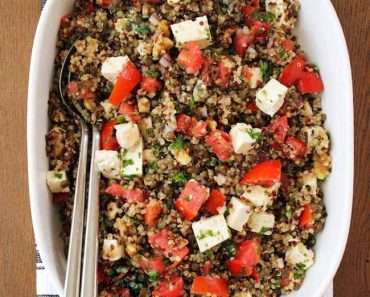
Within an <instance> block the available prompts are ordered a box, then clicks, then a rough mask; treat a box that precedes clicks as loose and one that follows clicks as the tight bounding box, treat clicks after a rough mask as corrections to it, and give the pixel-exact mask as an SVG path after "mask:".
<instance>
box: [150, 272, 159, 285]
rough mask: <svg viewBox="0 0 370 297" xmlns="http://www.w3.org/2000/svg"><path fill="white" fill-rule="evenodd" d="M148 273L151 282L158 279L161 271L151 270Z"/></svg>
mask: <svg viewBox="0 0 370 297" xmlns="http://www.w3.org/2000/svg"><path fill="white" fill-rule="evenodd" d="M147 274H148V277H149V280H150V281H151V282H155V281H157V280H158V276H159V273H158V272H157V271H149V272H148V273H147Z"/></svg>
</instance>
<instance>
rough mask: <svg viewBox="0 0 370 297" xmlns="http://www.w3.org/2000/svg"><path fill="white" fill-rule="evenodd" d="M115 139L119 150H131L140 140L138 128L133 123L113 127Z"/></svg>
mask: <svg viewBox="0 0 370 297" xmlns="http://www.w3.org/2000/svg"><path fill="white" fill-rule="evenodd" d="M114 128H115V129H116V138H117V142H118V143H119V145H120V147H121V148H124V149H128V150H129V149H131V148H132V147H134V146H136V145H137V144H138V143H139V141H140V139H141V136H140V131H139V127H138V126H137V125H136V124H134V123H124V124H120V125H116V126H114Z"/></svg>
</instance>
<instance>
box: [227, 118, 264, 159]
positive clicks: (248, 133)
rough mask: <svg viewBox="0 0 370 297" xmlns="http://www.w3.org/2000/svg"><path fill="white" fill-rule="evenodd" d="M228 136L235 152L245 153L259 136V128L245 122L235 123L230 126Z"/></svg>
mask: <svg viewBox="0 0 370 297" xmlns="http://www.w3.org/2000/svg"><path fill="white" fill-rule="evenodd" d="M230 136H231V141H232V144H233V148H234V151H235V153H237V154H247V153H248V152H249V151H250V150H251V149H252V147H253V144H255V143H256V141H257V140H258V139H259V138H260V136H261V129H258V128H253V127H252V126H251V125H247V124H245V123H237V124H236V125H234V126H233V127H232V128H231V130H230Z"/></svg>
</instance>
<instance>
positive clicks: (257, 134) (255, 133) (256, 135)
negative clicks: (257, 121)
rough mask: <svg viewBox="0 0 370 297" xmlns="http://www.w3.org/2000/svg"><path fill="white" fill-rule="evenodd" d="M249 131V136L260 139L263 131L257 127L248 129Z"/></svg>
mask: <svg viewBox="0 0 370 297" xmlns="http://www.w3.org/2000/svg"><path fill="white" fill-rule="evenodd" d="M247 133H248V135H249V137H250V138H252V139H253V140H256V141H258V140H260V139H261V138H262V133H261V131H260V130H259V129H258V130H257V129H253V128H250V129H247Z"/></svg>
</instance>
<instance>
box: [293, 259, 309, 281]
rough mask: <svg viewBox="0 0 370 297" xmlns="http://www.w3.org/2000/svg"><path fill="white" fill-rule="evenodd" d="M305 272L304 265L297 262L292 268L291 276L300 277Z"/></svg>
mask: <svg viewBox="0 0 370 297" xmlns="http://www.w3.org/2000/svg"><path fill="white" fill-rule="evenodd" d="M305 272H306V265H305V264H303V263H298V264H297V265H296V266H295V268H294V273H293V277H294V279H302V278H303V277H304V275H305Z"/></svg>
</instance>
